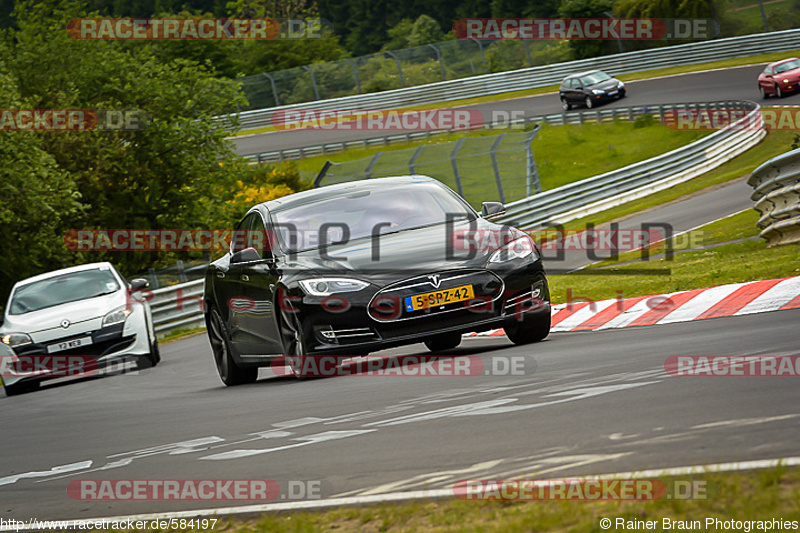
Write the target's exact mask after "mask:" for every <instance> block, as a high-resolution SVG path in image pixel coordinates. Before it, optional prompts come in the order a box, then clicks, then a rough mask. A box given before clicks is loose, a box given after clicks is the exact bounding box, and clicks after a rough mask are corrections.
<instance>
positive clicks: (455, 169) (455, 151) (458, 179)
mask: <svg viewBox="0 0 800 533" xmlns="http://www.w3.org/2000/svg"><path fill="white" fill-rule="evenodd" d="M466 140H467V138H466V137H461V138H460V139H459V140H458V142H457V143H456V147H455V148H453V151H452V152H450V164H451V165H452V167H453V176H454V177H455V179H456V187H457V188H458V195H459V196H461V197H462V198H464V187H463V186H462V185H461V176H460V175H459V174H458V162H457V161H456V156H457V155H458V151H459V150H461V147H462V146H464V141H466Z"/></svg>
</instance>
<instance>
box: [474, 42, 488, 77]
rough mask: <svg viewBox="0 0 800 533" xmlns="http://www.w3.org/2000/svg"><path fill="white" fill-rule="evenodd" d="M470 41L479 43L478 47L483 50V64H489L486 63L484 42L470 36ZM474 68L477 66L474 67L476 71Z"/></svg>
mask: <svg viewBox="0 0 800 533" xmlns="http://www.w3.org/2000/svg"><path fill="white" fill-rule="evenodd" d="M470 41H475V44H477V45H478V49H479V50H480V51H481V61H483V65H484V66H487V65H486V55H485V54H484V53H483V43H482V42H480V41H479V40H478V39H476V38H475V37H470ZM474 68H475V67H473V72H475V70H474Z"/></svg>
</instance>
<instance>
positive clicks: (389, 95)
mask: <svg viewBox="0 0 800 533" xmlns="http://www.w3.org/2000/svg"><path fill="white" fill-rule="evenodd" d="M798 43H800V29H792V30H785V31H779V32H772V33H761V34H756V35H745V36H740V37H730V38H726V39H715V40H710V41H703V42H699V43H690V44H682V45H677V46H668V47H664V48H654V49H651V50H639V51H634V52H625V53H622V54H614V55H608V56H602V57H595V58H590V59H581V60H578V61H569V62H566V63H558V64H553V65H544V66H541V67H533V68H525V69H520V70H512V71H508V72H499V73H496V74H484V75H481V76H474V77H471V78H462V79H458V80H452V81H442V82H437V83H429V84H427V85H419V86H416V87H407V88H404V89H394V90H391V91H384V92H378V93H369V94H359V95H354V96H345V97H342V98H333V99H329V100H319V101H313V102H304V103H301V104H293V105H287V106H280V107H271V108H266V109H258V110H254V111H245V112H243V113H240V114H239V121H240V124H241V127H242V128H243V129H251V128H258V127H264V126H269V125H270V124H271V118H272V113H274V112H275V111H278V110H290V109H315V110H323V109H362V110H367V109H396V108H399V107H407V106H414V105H421V104H431V103H437V102H449V101H453V100H460V99H463V98H473V97H478V96H491V95H495V94H500V93H505V92H510V91H519V90H524V89H533V88H537V87H547V86H548V85H554V84H557V83H560V82H561V80H562V79H564V77H566V76H567V75H569V74H574V73H575V72H580V71H583V70H592V69H601V70H605V71H607V72H609V73H611V74H614V75H619V74H627V73H631V72H640V71H641V70H642V68H647V69H658V68H665V67H674V66H681V65H692V64H696V63H704V62H708V61H717V60H721V59H731V58H737V57H747V56H753V55H758V54H765V53H769V52H783V51H788V50H795V49H797V48H798V47H800V44H798ZM219 119H220V120H225V121H227V119H228V117H219Z"/></svg>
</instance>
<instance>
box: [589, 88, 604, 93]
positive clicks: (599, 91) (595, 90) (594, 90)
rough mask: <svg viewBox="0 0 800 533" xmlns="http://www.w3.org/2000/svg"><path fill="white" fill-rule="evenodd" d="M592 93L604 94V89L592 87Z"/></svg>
mask: <svg viewBox="0 0 800 533" xmlns="http://www.w3.org/2000/svg"><path fill="white" fill-rule="evenodd" d="M592 93H593V94H605V91H601V90H600V89H592Z"/></svg>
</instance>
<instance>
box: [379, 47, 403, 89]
mask: <svg viewBox="0 0 800 533" xmlns="http://www.w3.org/2000/svg"><path fill="white" fill-rule="evenodd" d="M383 57H386V58H389V57H391V58H393V59H394V62H395V63H397V75H398V76H400V86H401V87H404V88H405V86H406V82H405V80H404V79H403V67H401V66H400V58H398V57H397V54H395V53H394V52H384V53H383Z"/></svg>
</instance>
